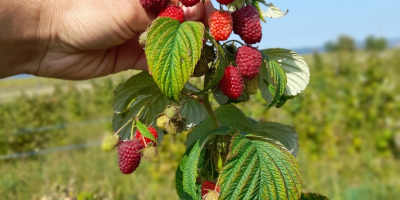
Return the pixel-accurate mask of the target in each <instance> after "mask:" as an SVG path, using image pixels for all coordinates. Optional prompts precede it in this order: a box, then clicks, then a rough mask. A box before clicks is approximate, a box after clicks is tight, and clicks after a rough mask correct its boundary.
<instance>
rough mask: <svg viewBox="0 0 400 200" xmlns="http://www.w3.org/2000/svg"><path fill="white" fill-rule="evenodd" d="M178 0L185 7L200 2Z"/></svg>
mask: <svg viewBox="0 0 400 200" xmlns="http://www.w3.org/2000/svg"><path fill="white" fill-rule="evenodd" d="M180 1H181V3H182V4H183V5H184V6H186V7H192V6H194V5H196V4H197V3H199V2H200V0H180Z"/></svg>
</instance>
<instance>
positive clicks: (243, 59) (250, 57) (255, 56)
mask: <svg viewBox="0 0 400 200" xmlns="http://www.w3.org/2000/svg"><path fill="white" fill-rule="evenodd" d="M261 63H262V55H261V53H260V51H258V49H256V48H254V47H251V46H241V47H239V49H238V50H237V52H236V65H237V67H238V68H239V71H240V74H242V77H243V78H249V79H252V78H254V77H256V76H257V74H258V73H259V72H260V66H261Z"/></svg>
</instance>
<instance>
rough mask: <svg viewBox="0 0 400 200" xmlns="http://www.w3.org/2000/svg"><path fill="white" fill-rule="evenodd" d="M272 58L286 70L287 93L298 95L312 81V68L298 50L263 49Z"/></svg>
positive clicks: (288, 94)
mask: <svg viewBox="0 0 400 200" xmlns="http://www.w3.org/2000/svg"><path fill="white" fill-rule="evenodd" d="M262 52H263V53H265V54H266V55H267V56H268V58H269V59H270V60H276V61H277V62H278V63H279V64H280V65H281V67H282V69H283V70H284V71H285V72H286V77H287V86H286V88H285V93H284V94H285V95H287V96H296V95H297V94H299V93H300V92H301V91H302V90H304V89H305V88H306V87H307V84H308V82H309V81H310V70H309V68H308V66H307V63H306V62H305V61H304V59H303V58H302V57H301V56H300V55H299V54H297V53H296V52H294V51H292V50H288V49H280V48H274V49H264V50H262Z"/></svg>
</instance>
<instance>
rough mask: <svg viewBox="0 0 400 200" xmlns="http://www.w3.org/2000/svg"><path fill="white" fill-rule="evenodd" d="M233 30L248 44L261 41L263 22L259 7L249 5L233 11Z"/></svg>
mask: <svg viewBox="0 0 400 200" xmlns="http://www.w3.org/2000/svg"><path fill="white" fill-rule="evenodd" d="M232 17H233V32H234V33H235V34H238V35H239V36H240V38H242V40H243V41H244V42H246V43H247V44H254V43H257V42H260V41H261V37H262V33H261V22H260V15H259V13H258V11H257V9H256V8H255V7H254V6H252V5H247V6H245V7H243V8H241V9H239V10H236V11H235V12H233V13H232Z"/></svg>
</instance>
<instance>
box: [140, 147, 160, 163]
mask: <svg viewBox="0 0 400 200" xmlns="http://www.w3.org/2000/svg"><path fill="white" fill-rule="evenodd" d="M142 152H143V158H145V159H146V160H148V161H154V160H155V158H156V157H157V154H158V152H157V147H154V146H149V147H146V148H144V149H143V151H142Z"/></svg>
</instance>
